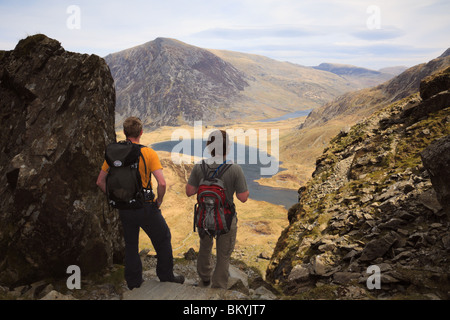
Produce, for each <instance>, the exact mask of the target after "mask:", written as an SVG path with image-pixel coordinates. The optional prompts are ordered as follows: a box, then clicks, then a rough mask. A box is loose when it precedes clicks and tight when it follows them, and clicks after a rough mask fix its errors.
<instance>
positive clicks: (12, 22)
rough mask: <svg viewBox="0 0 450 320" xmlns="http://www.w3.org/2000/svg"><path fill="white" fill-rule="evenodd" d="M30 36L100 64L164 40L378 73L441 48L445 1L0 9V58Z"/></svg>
mask: <svg viewBox="0 0 450 320" xmlns="http://www.w3.org/2000/svg"><path fill="white" fill-rule="evenodd" d="M36 33H43V34H45V35H47V36H49V37H51V38H54V39H56V40H58V41H60V42H61V44H62V46H63V47H64V48H65V49H66V50H68V51H74V52H80V53H89V54H97V55H99V56H101V57H105V56H106V55H108V54H110V53H114V52H118V51H121V50H125V49H128V48H131V47H135V46H138V45H141V44H143V43H146V42H149V41H152V40H154V39H156V38H157V37H168V38H174V39H178V40H180V41H183V42H186V43H188V44H191V45H195V46H198V47H202V48H209V49H222V50H232V51H239V52H245V53H252V54H259V55H263V56H267V57H270V58H273V59H276V60H280V61H289V62H292V63H297V64H300V65H304V66H316V65H319V64H320V63H323V62H328V63H343V64H351V65H356V66H360V67H366V68H370V69H374V70H378V69H380V68H383V67H391V66H407V67H411V66H414V65H416V64H419V63H423V62H428V61H429V60H431V59H434V58H436V57H438V56H439V55H441V54H442V53H443V52H444V51H445V50H446V49H447V48H448V47H450V1H449V0H370V1H366V0H341V1H339V0H308V1H306V0H206V1H204V0H183V1H182V0H163V1H162V0H157V1H155V0H147V1H141V0H128V1H115V0H108V1H104V0H89V1H85V0H78V1H77V0H40V1H33V0H26V1H20V0H16V1H10V0H8V1H4V0H0V50H12V49H14V47H15V45H16V44H17V42H18V41H19V40H20V39H23V38H25V37H27V36H28V35H33V34H36Z"/></svg>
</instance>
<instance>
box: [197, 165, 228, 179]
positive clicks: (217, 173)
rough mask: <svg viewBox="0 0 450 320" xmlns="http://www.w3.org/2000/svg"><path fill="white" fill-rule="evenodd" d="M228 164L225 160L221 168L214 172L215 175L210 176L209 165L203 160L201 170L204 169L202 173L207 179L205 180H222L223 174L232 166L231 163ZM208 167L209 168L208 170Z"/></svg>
mask: <svg viewBox="0 0 450 320" xmlns="http://www.w3.org/2000/svg"><path fill="white" fill-rule="evenodd" d="M226 162H227V160H225V161H224V162H223V163H222V164H221V165H220V166H218V167H217V168H216V169H215V170H214V172H213V174H212V175H211V176H210V175H209V174H208V171H209V170H208V169H209V167H208V165H207V164H206V162H205V160H202V163H201V165H200V168H201V169H202V173H203V178H204V179H205V180H207V179H213V178H217V179H221V178H222V176H223V174H224V173H225V172H226V171H227V170H228V169H229V168H230V167H231V164H230V163H228V164H227V163H226ZM207 167H208V168H207Z"/></svg>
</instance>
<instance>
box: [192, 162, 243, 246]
mask: <svg viewBox="0 0 450 320" xmlns="http://www.w3.org/2000/svg"><path fill="white" fill-rule="evenodd" d="M200 166H201V169H202V173H203V179H202V180H201V181H200V185H199V187H198V191H197V203H196V205H195V207H194V232H195V229H196V228H198V229H199V234H200V236H201V237H203V236H204V235H206V234H207V235H209V236H210V237H214V238H217V237H219V236H220V235H222V234H225V233H228V231H230V228H231V222H232V219H233V217H234V215H235V214H236V209H235V206H234V204H232V203H231V202H230V201H229V200H228V199H227V196H226V193H225V186H224V182H223V180H222V176H223V174H224V173H225V172H226V171H227V170H228V169H229V168H230V167H231V164H226V163H225V162H224V163H223V164H221V165H220V166H219V167H218V168H217V169H216V170H215V171H214V172H213V173H212V174H208V171H209V170H208V168H207V165H206V163H205V161H202V164H201V165H200Z"/></svg>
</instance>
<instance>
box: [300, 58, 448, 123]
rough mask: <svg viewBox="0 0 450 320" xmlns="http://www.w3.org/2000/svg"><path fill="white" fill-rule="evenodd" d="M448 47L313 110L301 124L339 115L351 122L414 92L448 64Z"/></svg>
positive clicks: (340, 117) (318, 121)
mask: <svg viewBox="0 0 450 320" xmlns="http://www.w3.org/2000/svg"><path fill="white" fill-rule="evenodd" d="M448 51H449V50H447V51H446V53H444V54H443V55H441V56H439V57H438V58H436V59H433V60H431V61H429V62H428V63H422V64H419V65H416V66H414V67H411V68H409V69H407V70H406V71H404V72H402V73H401V74H399V75H398V76H396V77H394V78H392V79H391V80H388V81H386V82H384V83H382V84H380V85H378V86H375V87H372V88H366V89H363V90H359V91H355V92H349V93H346V94H343V95H342V96H340V97H338V98H336V99H334V100H332V101H331V102H329V103H327V104H325V105H323V106H321V107H320V108H316V109H315V110H313V111H312V112H311V114H310V115H309V117H308V118H307V119H306V121H305V123H304V124H303V125H302V126H301V127H302V128H307V127H312V126H323V124H324V123H326V122H329V121H331V120H339V119H341V120H343V122H346V123H351V122H353V123H354V122H355V121H358V120H360V119H362V118H364V117H368V116H370V115H371V114H372V113H373V112H374V111H375V110H378V109H379V108H380V106H382V105H386V104H388V103H392V102H395V101H398V100H400V99H403V98H406V97H407V96H409V95H411V94H413V93H414V92H417V90H418V89H419V86H420V81H421V80H422V79H423V78H425V77H427V76H429V75H431V74H433V73H434V72H436V71H438V70H440V69H442V68H445V67H447V66H449V65H450V55H449V54H448V53H447V52H448ZM344 119H345V120H344Z"/></svg>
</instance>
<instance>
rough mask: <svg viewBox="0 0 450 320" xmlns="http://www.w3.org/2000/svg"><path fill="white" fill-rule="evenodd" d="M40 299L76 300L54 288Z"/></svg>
mask: <svg viewBox="0 0 450 320" xmlns="http://www.w3.org/2000/svg"><path fill="white" fill-rule="evenodd" d="M40 300H77V299H75V298H74V297H73V296H71V295H65V294H62V293H60V292H58V291H56V290H53V291H50V292H49V293H48V294H47V295H46V296H45V297H43V298H42V299H40Z"/></svg>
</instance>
